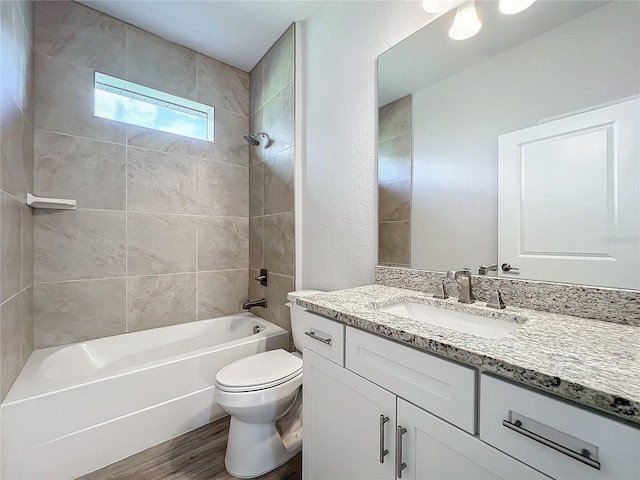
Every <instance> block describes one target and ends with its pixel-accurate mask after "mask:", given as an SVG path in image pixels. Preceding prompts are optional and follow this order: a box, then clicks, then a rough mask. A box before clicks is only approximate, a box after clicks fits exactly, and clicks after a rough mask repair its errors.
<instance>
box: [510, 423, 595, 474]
mask: <svg viewBox="0 0 640 480" xmlns="http://www.w3.org/2000/svg"><path fill="white" fill-rule="evenodd" d="M502 425H504V426H505V427H507V428H509V429H511V430H513V431H514V432H517V433H519V434H521V435H524V436H525V437H527V438H530V439H531V440H535V441H536V442H539V443H541V444H543V445H545V446H547V447H549V448H553V449H554V450H556V451H557V452H560V453H564V454H565V455H568V456H569V457H571V458H573V459H574V460H578V461H579V462H582V463H584V464H585V465H589V466H590V467H592V468H595V469H596V470H600V462H597V461H595V460H593V459H591V458H589V457H590V456H591V452H589V450H587V449H586V448H583V449H582V451H581V452H576V451H574V450H571V449H570V448H567V447H565V446H564V445H560V444H559V443H556V442H554V441H552V440H549V439H548V438H545V437H541V436H540V435H538V434H536V433H533V432H532V431H530V430H527V429H526V428H523V427H522V422H521V421H520V420H516V421H515V422H513V423H511V422H509V421H507V420H502Z"/></svg>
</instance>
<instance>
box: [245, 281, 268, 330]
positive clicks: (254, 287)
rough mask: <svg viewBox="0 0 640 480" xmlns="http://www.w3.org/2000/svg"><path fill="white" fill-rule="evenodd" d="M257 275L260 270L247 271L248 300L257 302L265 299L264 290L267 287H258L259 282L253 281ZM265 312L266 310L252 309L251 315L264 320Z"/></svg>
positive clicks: (265, 317)
mask: <svg viewBox="0 0 640 480" xmlns="http://www.w3.org/2000/svg"><path fill="white" fill-rule="evenodd" d="M258 275H260V270H253V269H250V270H249V300H259V299H261V298H266V297H267V294H266V290H267V288H268V287H263V286H262V285H260V282H258V281H256V280H254V278H256V277H257V276H258ZM267 306H268V305H267ZM267 310H268V309H264V308H260V307H257V308H252V309H251V313H253V314H254V315H257V316H258V317H260V318H264V319H265V320H266V319H267Z"/></svg>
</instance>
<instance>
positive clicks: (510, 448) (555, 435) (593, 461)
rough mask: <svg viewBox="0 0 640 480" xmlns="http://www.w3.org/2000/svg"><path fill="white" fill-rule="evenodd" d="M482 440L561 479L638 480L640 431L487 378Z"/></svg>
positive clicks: (484, 379) (483, 391) (482, 405)
mask: <svg viewBox="0 0 640 480" xmlns="http://www.w3.org/2000/svg"><path fill="white" fill-rule="evenodd" d="M480 438H481V439H482V440H484V441H485V442H487V443H490V444H491V445H494V446H495V447H496V448H499V449H500V450H502V451H504V452H506V453H508V454H509V455H512V456H514V457H516V458H518V459H520V460H522V461H523V462H525V463H527V464H529V465H531V466H533V467H534V468H537V469H538V470H540V471H542V472H544V473H546V474H547V475H550V476H551V477H553V478H559V479H563V480H564V479H567V480H569V479H574V480H605V479H606V480H615V479H618V480H631V479H640V428H637V427H634V426H631V425H627V424H625V423H622V422H621V421H618V420H614V419H613V418H610V417H606V416H604V415H600V414H597V413H594V412H592V411H590V410H586V409H582V408H579V407H577V406H575V405H571V404H569V403H566V402H563V401H562V400H559V399H557V398H553V397H550V396H548V395H544V394H542V393H538V392H535V391H532V390H529V389H527V388H525V387H522V386H519V385H515V384H513V383H510V382H507V381H504V380H501V379H498V378H495V377H493V376H490V375H487V374H483V375H482V379H481V395H480Z"/></svg>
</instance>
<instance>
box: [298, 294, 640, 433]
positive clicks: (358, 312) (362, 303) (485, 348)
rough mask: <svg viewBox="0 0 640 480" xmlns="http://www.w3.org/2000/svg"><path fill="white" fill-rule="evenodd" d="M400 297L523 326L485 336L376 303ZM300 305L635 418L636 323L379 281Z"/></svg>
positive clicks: (639, 400) (638, 376) (638, 400)
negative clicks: (500, 306)
mask: <svg viewBox="0 0 640 480" xmlns="http://www.w3.org/2000/svg"><path fill="white" fill-rule="evenodd" d="M401 301H414V302H416V303H425V304H428V305H432V306H437V307H441V308H446V309H450V310H457V311H461V312H464V313H473V314H476V315H480V316H484V317H492V318H496V317H500V318H503V319H504V320H506V321H510V322H515V323H519V324H520V326H519V327H518V328H517V329H516V330H514V331H513V332H511V333H510V334H508V335H507V336H505V337H503V338H498V339H495V338H482V337H479V336H475V335H471V334H465V333H461V332H458V331H454V330H450V329H447V328H443V327H438V326H435V325H430V324H427V323H424V322H419V321H415V320H411V319H407V318H403V317H399V316H395V315H391V314H389V313H385V312H382V311H379V310H377V309H378V308H380V307H383V306H388V305H391V304H394V303H398V302H401ZM297 303H298V305H301V306H302V307H305V308H306V309H308V310H310V311H313V312H316V313H319V314H321V315H324V316H327V317H330V318H333V319H335V320H338V321H340V322H342V323H345V324H346V325H352V326H354V327H357V328H360V329H363V330H367V331H369V332H372V333H376V334H378V335H382V336H384V337H388V338H390V339H393V340H396V341H399V342H402V343H405V344H408V345H411V346H413V347H416V348H418V349H421V350H425V351H427V352H431V353H435V354H437V355H441V356H443V357H446V358H450V359H452V360H456V361H458V362H461V363H464V364H466V365H471V366H474V367H478V368H480V369H481V370H483V371H487V372H492V373H495V374H496V375H499V376H501V377H505V378H509V379H512V380H514V381H516V382H519V383H522V384H525V385H529V386H531V387H534V388H537V389H539V390H543V391H545V392H548V393H551V394H553V395H558V396H560V397H563V398H566V399H569V400H572V401H574V402H577V403H579V404H582V405H586V406H589V407H592V408H596V409H598V410H600V411H603V412H606V413H608V414H612V415H615V416H617V417H620V418H624V419H626V420H628V421H630V422H634V423H636V424H640V342H639V339H640V327H637V326H630V325H621V324H617V323H611V322H606V321H601V320H589V319H584V318H579V317H573V316H569V315H560V314H553V313H546V312H540V311H535V310H525V309H522V308H515V307H509V306H508V305H507V308H506V309H505V310H496V309H492V308H487V307H486V306H485V304H484V303H480V302H476V303H474V304H473V305H465V304H461V303H458V302H457V299H456V298H449V299H446V300H439V299H435V298H433V297H432V295H431V294H426V293H421V292H416V291H413V290H405V289H401V288H395V287H387V286H383V285H368V286H364V287H357V288H352V289H348V290H339V291H335V292H329V293H321V294H316V295H311V296H308V297H303V298H298V299H297Z"/></svg>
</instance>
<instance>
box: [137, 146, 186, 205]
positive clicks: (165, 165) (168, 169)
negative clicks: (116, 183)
mask: <svg viewBox="0 0 640 480" xmlns="http://www.w3.org/2000/svg"><path fill="white" fill-rule="evenodd" d="M127 159H128V162H129V163H128V170H127V176H128V182H127V195H128V196H127V202H128V209H129V211H134V212H154V213H188V214H194V213H196V160H195V159H193V158H188V157H183V156H179V155H172V154H166V153H160V152H154V151H152V150H141V149H139V148H132V147H128V149H127Z"/></svg>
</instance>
